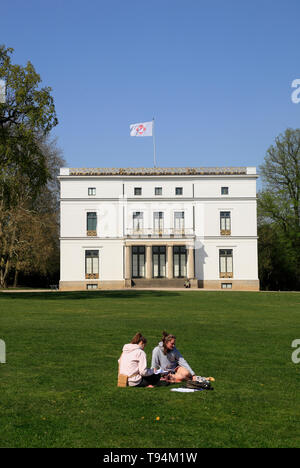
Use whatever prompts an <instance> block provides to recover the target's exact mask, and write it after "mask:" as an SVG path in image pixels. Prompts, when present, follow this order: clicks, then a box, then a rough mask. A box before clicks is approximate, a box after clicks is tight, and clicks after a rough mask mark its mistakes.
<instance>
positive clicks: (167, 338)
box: [162, 331, 176, 354]
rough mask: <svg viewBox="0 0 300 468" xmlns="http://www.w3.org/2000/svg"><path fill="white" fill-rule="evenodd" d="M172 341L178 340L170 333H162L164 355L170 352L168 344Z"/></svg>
mask: <svg viewBox="0 0 300 468" xmlns="http://www.w3.org/2000/svg"><path fill="white" fill-rule="evenodd" d="M171 340H176V336H175V335H171V334H170V333H168V332H166V331H163V333H162V342H163V347H164V354H167V353H168V352H169V351H170V350H169V349H168V348H167V343H168V342H169V341H171Z"/></svg>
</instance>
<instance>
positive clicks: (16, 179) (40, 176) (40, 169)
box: [0, 46, 58, 287]
mask: <svg viewBox="0 0 300 468" xmlns="http://www.w3.org/2000/svg"><path fill="white" fill-rule="evenodd" d="M12 53H13V49H11V48H5V46H0V79H1V80H4V81H5V84H6V99H5V102H1V103H0V162H1V173H0V287H4V286H5V285H6V281H7V278H8V275H9V273H10V271H11V269H12V268H15V271H19V270H18V269H19V268H23V269H24V270H26V269H28V268H29V267H30V261H29V258H32V257H33V253H34V248H35V247H37V246H39V251H36V254H38V252H42V251H43V249H42V243H41V242H42V240H43V239H45V238H47V236H46V237H43V238H41V239H40V242H39V241H38V237H37V234H38V233H40V234H41V233H42V229H41V227H42V226H43V223H44V225H45V223H46V218H47V216H48V218H47V219H48V221H49V220H50V218H49V217H51V216H52V217H53V216H54V218H55V217H56V216H57V213H56V211H55V210H56V209H57V205H55V202H54V201H53V197H52V194H51V190H50V188H51V183H52V184H53V182H51V181H53V180H54V179H53V178H54V173H53V170H52V172H51V161H52V163H53V159H52V160H51V158H50V159H49V157H48V156H49V154H47V151H48V150H49V140H48V139H47V135H49V132H50V131H51V129H52V128H53V127H54V126H55V125H57V123H58V121H57V117H56V112H55V107H54V101H53V98H52V96H51V94H50V92H51V88H49V87H43V88H41V87H40V83H41V78H40V75H38V74H37V73H36V71H35V69H34V67H33V65H32V64H31V63H30V62H28V63H27V65H26V66H25V67H22V66H20V65H14V64H12V62H11V55H12ZM52 169H53V167H52ZM52 188H53V187H52ZM43 197H44V205H43V203H42V202H41V200H42V198H43ZM45 197H46V198H47V197H48V198H47V200H46V199H45ZM54 198H55V197H54ZM48 203H50V205H48ZM51 203H52V205H51ZM53 204H54V205H55V206H56V208H55V207H54V205H53ZM52 221H53V220H52ZM30 226H31V228H30ZM38 226H39V228H38ZM47 232H48V231H47ZM29 245H31V247H30V249H31V254H30V255H27V257H26V252H27V254H28V247H29ZM26 246H27V248H26ZM46 247H47V246H46V245H44V252H45V251H47V249H46ZM46 257H47V256H46ZM26 259H27V260H26ZM40 264H41V263H40Z"/></svg>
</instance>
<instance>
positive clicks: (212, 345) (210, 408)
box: [0, 291, 300, 448]
mask: <svg viewBox="0 0 300 468" xmlns="http://www.w3.org/2000/svg"><path fill="white" fill-rule="evenodd" d="M163 329H166V330H167V331H169V332H171V333H174V334H175V335H176V336H177V347H178V349H179V350H180V351H181V353H182V354H183V356H184V357H185V358H186V360H187V361H188V362H189V364H190V365H191V367H192V368H193V369H194V370H195V372H196V373H197V374H200V375H212V376H214V377H215V378H216V382H215V385H214V387H215V390H214V391H213V392H207V391H206V392H205V391H203V392H197V393H190V394H184V393H177V392H171V391H170V387H167V388H154V389H149V388H146V389H143V388H125V389H120V388H117V386H116V380H117V359H118V358H119V356H120V353H121V349H122V346H123V344H125V343H128V342H129V341H130V339H131V338H132V336H133V335H134V334H135V333H136V332H137V331H141V332H142V333H143V334H144V335H145V336H146V337H147V338H148V345H147V347H146V348H145V351H146V353H147V356H148V362H149V365H150V357H151V351H152V348H153V347H154V346H156V344H157V342H158V341H159V339H160V336H161V332H162V330H163ZM296 338H298V339H300V294H299V293H245V292H243V293H239V292H199V291H185V292H165V291H112V292H108V291H103V292H89V293H86V292H82V293H81V292H77V293H76V292H75V293H58V292H57V293H56V292H51V293H35V294H34V293H2V294H0V339H3V340H5V342H6V346H7V363H6V364H0V421H1V424H0V446H1V447H107V448H115V447H121V448H124V447H128V448H130V447H135V448H138V447H145V448H159V447H163V448H194V447H199V448H201V447H299V446H300V397H299V384H300V374H299V372H300V364H298V365H296V364H293V362H292V360H291V354H292V352H293V349H292V348H291V343H292V341H293V340H294V339H296ZM177 386H178V385H177ZM158 417H159V420H157V419H156V418H158Z"/></svg>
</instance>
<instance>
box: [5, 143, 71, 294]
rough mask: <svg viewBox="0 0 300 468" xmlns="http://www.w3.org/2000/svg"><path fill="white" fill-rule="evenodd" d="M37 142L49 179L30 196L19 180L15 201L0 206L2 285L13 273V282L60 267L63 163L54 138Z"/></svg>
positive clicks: (44, 273) (54, 270) (47, 273)
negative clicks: (21, 190)
mask: <svg viewBox="0 0 300 468" xmlns="http://www.w3.org/2000/svg"><path fill="white" fill-rule="evenodd" d="M39 144H40V146H41V149H42V152H43V155H44V157H45V162H46V166H47V170H48V172H49V174H50V179H49V180H48V183H47V184H46V185H44V186H43V187H41V188H40V191H39V194H38V195H37V196H36V197H35V198H32V196H31V192H30V190H28V187H27V186H26V185H25V184H22V183H21V181H20V186H22V187H23V189H24V190H23V192H22V194H21V192H19V201H18V204H14V205H13V206H11V208H10V209H7V208H6V209H5V210H2V211H1V210H0V219H1V220H2V226H4V229H3V231H2V233H1V241H2V242H1V247H0V258H1V262H2V266H3V267H2V268H1V269H0V285H1V286H2V287H5V286H6V285H7V282H8V278H9V277H11V276H12V274H13V273H14V285H15V286H16V284H17V280H18V276H19V273H22V274H23V276H24V275H25V276H26V275H27V276H29V275H33V274H34V275H41V276H44V277H45V276H48V275H50V276H51V275H53V273H55V272H56V271H58V270H59V185H58V180H57V175H58V173H59V168H60V167H61V166H63V165H65V161H64V160H63V159H62V157H61V155H60V150H59V149H58V148H57V146H56V142H55V141H50V140H49V138H46V137H43V139H41V141H40V143H39Z"/></svg>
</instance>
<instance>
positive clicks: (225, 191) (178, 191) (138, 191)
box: [88, 187, 229, 196]
mask: <svg viewBox="0 0 300 468" xmlns="http://www.w3.org/2000/svg"><path fill="white" fill-rule="evenodd" d="M162 194H163V189H162V187H155V188H154V195H156V196H162ZM88 195H89V196H95V195H96V187H89V188H88ZM134 195H136V196H139V195H142V187H134ZM175 195H183V187H175ZM221 195H229V187H221Z"/></svg>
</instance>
